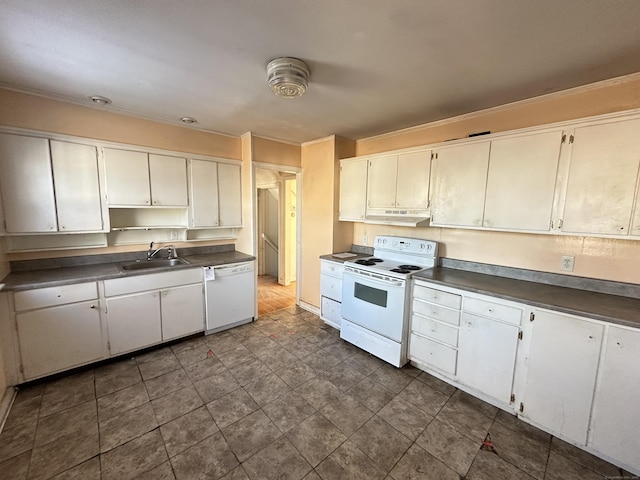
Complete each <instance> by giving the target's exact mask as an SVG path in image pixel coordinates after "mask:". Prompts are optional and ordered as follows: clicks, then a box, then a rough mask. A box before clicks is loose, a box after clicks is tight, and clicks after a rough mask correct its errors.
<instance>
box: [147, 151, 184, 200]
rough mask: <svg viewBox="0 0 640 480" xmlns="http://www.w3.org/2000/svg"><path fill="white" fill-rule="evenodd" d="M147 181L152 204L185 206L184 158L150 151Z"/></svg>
mask: <svg viewBox="0 0 640 480" xmlns="http://www.w3.org/2000/svg"><path fill="white" fill-rule="evenodd" d="M149 181H150V183H151V204H152V205H154V206H170V207H186V206H187V204H188V195H187V160H186V159H185V158H179V157H170V156H167V155H155V154H152V153H150V154H149Z"/></svg>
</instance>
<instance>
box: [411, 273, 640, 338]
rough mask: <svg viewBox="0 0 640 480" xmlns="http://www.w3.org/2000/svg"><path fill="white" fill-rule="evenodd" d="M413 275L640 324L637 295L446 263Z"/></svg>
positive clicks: (624, 323) (530, 303) (469, 289)
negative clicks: (599, 291)
mask: <svg viewBox="0 0 640 480" xmlns="http://www.w3.org/2000/svg"><path fill="white" fill-rule="evenodd" d="M413 278H415V279H416V280H426V281H429V282H432V283H436V284H439V285H444V286H447V287H454V288H459V289H462V290H467V291H469V292H475V293H481V294H486V295H491V296H493V297H497V298H503V299H505V300H511V301H514V302H519V303H526V304H527V305H531V306H533V307H540V308H547V309H550V310H555V311H559V312H564V313H570V314H574V315H579V316H582V317H588V318H593V319H596V320H603V321H606V322H612V323H617V324H620V325H627V326H631V327H640V300H639V299H636V298H631V297H623V296H620V295H611V294H606V293H597V292H592V291H587V290H579V289H576V288H567V287H559V286H555V285H548V284H544V283H537V282H528V281H525V280H515V279H512V278H506V277H500V276H495V275H486V274H483V273H475V272H469V271H465V270H458V269H454V268H444V267H436V268H433V269H429V270H424V271H422V272H420V273H418V274H416V275H415V276H414V277H413Z"/></svg>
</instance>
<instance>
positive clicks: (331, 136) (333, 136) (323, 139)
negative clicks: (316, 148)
mask: <svg viewBox="0 0 640 480" xmlns="http://www.w3.org/2000/svg"><path fill="white" fill-rule="evenodd" d="M327 140H333V141H334V142H335V140H336V136H335V135H327V136H326V137H322V138H316V139H315V140H309V141H308V142H303V143H301V144H300V146H301V147H306V146H308V145H313V144H315V143H322V142H326V141H327Z"/></svg>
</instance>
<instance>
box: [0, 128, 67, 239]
mask: <svg viewBox="0 0 640 480" xmlns="http://www.w3.org/2000/svg"><path fill="white" fill-rule="evenodd" d="M0 192H1V193H2V205H3V207H4V220H5V222H6V231H7V233H38V232H55V231H56V230H57V229H58V225H57V220H56V203H55V198H54V192H53V178H52V175H51V158H50V155H49V141H48V140H47V139H46V138H34V137H24V136H21V135H11V134H7V133H0Z"/></svg>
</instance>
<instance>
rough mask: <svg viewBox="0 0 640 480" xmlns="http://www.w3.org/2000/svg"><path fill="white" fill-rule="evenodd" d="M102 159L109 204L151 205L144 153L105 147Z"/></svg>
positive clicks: (146, 162) (145, 155) (147, 166)
mask: <svg viewBox="0 0 640 480" xmlns="http://www.w3.org/2000/svg"><path fill="white" fill-rule="evenodd" d="M104 160H105V170H106V174H107V175H106V177H107V178H106V180H107V201H108V203H109V205H140V206H145V205H146V206H149V205H151V191H150V189H149V160H148V158H147V154H146V153H144V152H132V151H129V150H118V149H115V148H105V149H104Z"/></svg>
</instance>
